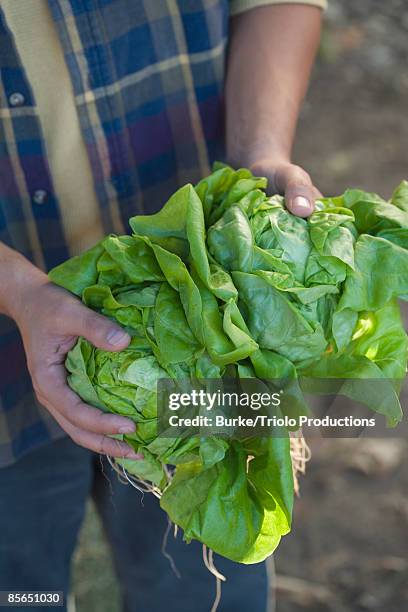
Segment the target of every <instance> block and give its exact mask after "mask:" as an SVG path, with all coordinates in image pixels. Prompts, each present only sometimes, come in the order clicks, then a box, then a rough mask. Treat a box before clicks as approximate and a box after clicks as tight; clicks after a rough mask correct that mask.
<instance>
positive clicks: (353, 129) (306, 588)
mask: <svg viewBox="0 0 408 612" xmlns="http://www.w3.org/2000/svg"><path fill="white" fill-rule="evenodd" d="M329 4H330V9H329V11H328V13H327V15H326V26H325V31H324V35H323V41H322V48H321V53H320V58H319V60H318V63H317V66H316V69H315V72H314V76H313V80H312V85H311V88H310V92H309V95H308V98H307V101H306V104H305V106H304V110H303V113H302V117H301V120H300V125H299V131H298V138H297V145H296V150H295V158H296V161H297V163H299V164H301V165H303V166H304V167H305V168H306V169H307V170H308V171H309V172H310V173H311V175H312V177H313V178H314V180H315V182H316V184H317V186H318V187H319V188H320V190H321V191H322V192H323V193H324V194H326V195H334V194H337V193H340V192H342V191H344V189H345V188H347V187H362V188H364V189H367V190H369V191H374V192H377V193H380V194H381V195H383V196H386V197H389V196H390V195H391V192H392V190H393V189H394V187H395V186H396V185H397V184H398V183H399V182H400V181H401V180H402V179H403V178H408V34H407V33H408V5H407V2H406V0H387V2H384V0H358V2H356V1H354V0H329ZM311 446H312V451H313V458H312V460H311V462H310V463H309V466H308V471H307V476H306V477H305V478H303V480H302V483H301V497H300V499H299V500H298V501H297V504H296V511H295V519H294V528H293V531H292V533H291V534H290V535H289V536H287V537H286V538H284V540H283V542H282V544H281V546H280V548H279V550H278V552H277V554H276V558H275V563H276V571H277V575H278V578H277V584H278V589H277V612H302V611H303V610H306V611H310V612H354V611H356V612H358V611H362V612H364V611H370V610H373V611H381V612H383V611H384V610H387V612H402V611H403V610H406V609H408V560H407V527H408V496H407V493H408V470H407V467H408V446H407V443H406V440H405V441H403V440H397V439H393V440H386V441H383V443H381V442H378V441H377V442H375V443H374V444H373V442H372V441H365V442H362V441H358V440H337V441H335V440H325V441H319V440H316V439H315V440H312V441H311ZM74 592H75V598H76V607H77V611H78V612H94V611H95V610H97V611H98V612H118V611H119V609H120V608H119V603H118V601H119V591H118V586H117V583H116V580H115V577H114V574H113V570H112V564H111V559H110V555H109V551H108V549H107V547H106V543H105V540H104V538H103V535H102V533H101V529H100V525H99V522H98V519H97V516H96V515H95V512H94V510H93V509H92V507H90V508H89V511H88V514H87V518H86V521H85V524H84V528H83V530H82V534H81V541H80V546H79V547H78V550H77V553H76V559H75V564H74ZM141 612H148V611H144V610H143V611H141ZM192 612H193V611H192ZM237 612H247V611H245V610H242V611H241V610H237Z"/></svg>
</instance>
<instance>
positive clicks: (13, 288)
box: [0, 242, 47, 317]
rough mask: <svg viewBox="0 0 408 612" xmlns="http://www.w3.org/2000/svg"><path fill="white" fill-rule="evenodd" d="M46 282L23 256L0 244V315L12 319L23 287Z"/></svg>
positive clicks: (44, 276)
mask: <svg viewBox="0 0 408 612" xmlns="http://www.w3.org/2000/svg"><path fill="white" fill-rule="evenodd" d="M46 282H47V275H46V274H44V272H42V271H41V270H39V269H38V268H36V267H35V266H34V265H33V264H32V263H30V262H29V261H28V259H26V258H25V257H23V255H21V254H20V253H18V252H17V251H14V250H13V249H10V248H9V247H8V246H6V245H5V244H4V243H2V242H0V314H6V315H8V316H10V317H14V316H15V313H16V312H17V310H18V309H19V307H20V305H21V300H22V299H23V298H22V293H23V290H24V287H27V286H31V285H33V284H34V283H37V284H39V285H40V284H43V283H46Z"/></svg>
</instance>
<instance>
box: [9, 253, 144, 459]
mask: <svg viewBox="0 0 408 612" xmlns="http://www.w3.org/2000/svg"><path fill="white" fill-rule="evenodd" d="M3 248H5V247H4V246H3ZM7 251H8V252H7V253H6V256H8V257H9V258H11V259H12V262H13V264H12V265H13V266H14V267H13V271H14V272H16V273H15V276H14V278H15V282H14V283H13V287H11V293H12V294H13V300H12V302H11V300H8V301H6V300H3V302H4V304H5V306H4V307H3V311H4V312H6V313H7V314H9V315H10V316H11V317H12V318H13V319H14V320H15V321H16V323H17V325H18V327H19V329H20V332H21V335H22V338H23V342H24V347H25V351H26V356H27V364H28V369H29V371H30V374H31V378H32V381H33V385H34V389H35V392H36V395H37V398H38V400H39V401H40V403H41V404H42V405H44V406H45V407H46V408H47V409H48V410H49V411H50V412H51V414H52V415H53V416H54V418H55V419H56V421H57V422H58V423H59V424H60V425H61V427H62V428H63V429H64V430H65V431H66V433H67V434H68V435H69V436H70V437H71V438H72V440H74V442H76V443H77V444H79V445H80V446H84V447H86V448H89V449H90V450H93V451H96V452H98V453H104V454H106V455H111V456H114V457H122V458H123V457H126V458H129V459H140V458H141V456H140V455H137V454H135V453H134V452H133V451H132V449H131V448H130V446H128V445H127V444H126V443H124V442H120V441H119V440H115V439H112V438H110V437H108V434H124V433H132V432H134V431H135V425H134V423H133V422H132V421H131V420H129V419H126V418H124V417H121V416H116V415H112V414H107V413H104V412H102V411H101V410H99V409H97V408H94V407H92V406H88V405H87V404H85V403H84V402H83V401H81V399H80V398H79V397H78V396H77V395H76V394H75V393H74V392H73V391H71V389H70V388H69V387H68V385H67V382H66V372H65V367H64V361H65V356H66V354H67V353H68V351H69V350H70V349H71V348H72V347H73V346H74V344H75V342H76V340H77V337H78V336H83V337H84V338H86V339H87V340H89V342H91V343H92V344H94V345H95V346H97V347H98V348H101V349H105V350H107V351H120V350H122V349H124V348H126V346H127V345H128V344H129V341H130V337H129V335H128V334H127V333H125V332H124V331H123V330H122V329H121V328H120V327H119V326H118V325H116V324H115V323H112V322H111V321H110V320H109V319H107V318H106V317H103V316H102V315H99V314H97V313H95V312H93V311H92V310H90V309H88V308H86V307H85V306H83V305H82V304H81V302H80V301H79V300H78V299H76V298H75V297H73V296H72V295H71V294H70V293H68V292H67V291H65V289H61V288H60V287H57V286H56V285H54V284H52V283H50V282H49V281H48V278H47V276H46V275H45V274H43V273H42V272H41V271H40V270H38V269H37V268H35V267H34V266H32V265H31V264H30V263H29V262H28V261H27V260H24V259H23V258H21V257H20V256H17V257H12V256H11V255H10V253H12V252H11V251H10V250H9V249H8V250H7ZM10 265H11V264H10ZM16 266H17V267H16ZM10 275H12V272H11V271H10ZM9 290H10V285H9Z"/></svg>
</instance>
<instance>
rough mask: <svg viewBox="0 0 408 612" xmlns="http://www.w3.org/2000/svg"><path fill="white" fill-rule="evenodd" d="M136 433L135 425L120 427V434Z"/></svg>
mask: <svg viewBox="0 0 408 612" xmlns="http://www.w3.org/2000/svg"><path fill="white" fill-rule="evenodd" d="M135 431H136V426H135V425H123V427H120V428H119V430H118V433H120V434H131V433H135Z"/></svg>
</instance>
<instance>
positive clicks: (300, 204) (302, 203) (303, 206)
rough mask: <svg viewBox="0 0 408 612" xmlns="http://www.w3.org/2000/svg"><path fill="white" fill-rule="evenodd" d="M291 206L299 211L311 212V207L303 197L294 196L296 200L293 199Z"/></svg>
mask: <svg viewBox="0 0 408 612" xmlns="http://www.w3.org/2000/svg"><path fill="white" fill-rule="evenodd" d="M293 206H294V208H297V209H298V210H299V211H304V212H306V211H311V210H312V206H311V204H310V202H309V200H308V199H307V198H305V197H303V196H296V198H294V199H293Z"/></svg>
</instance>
